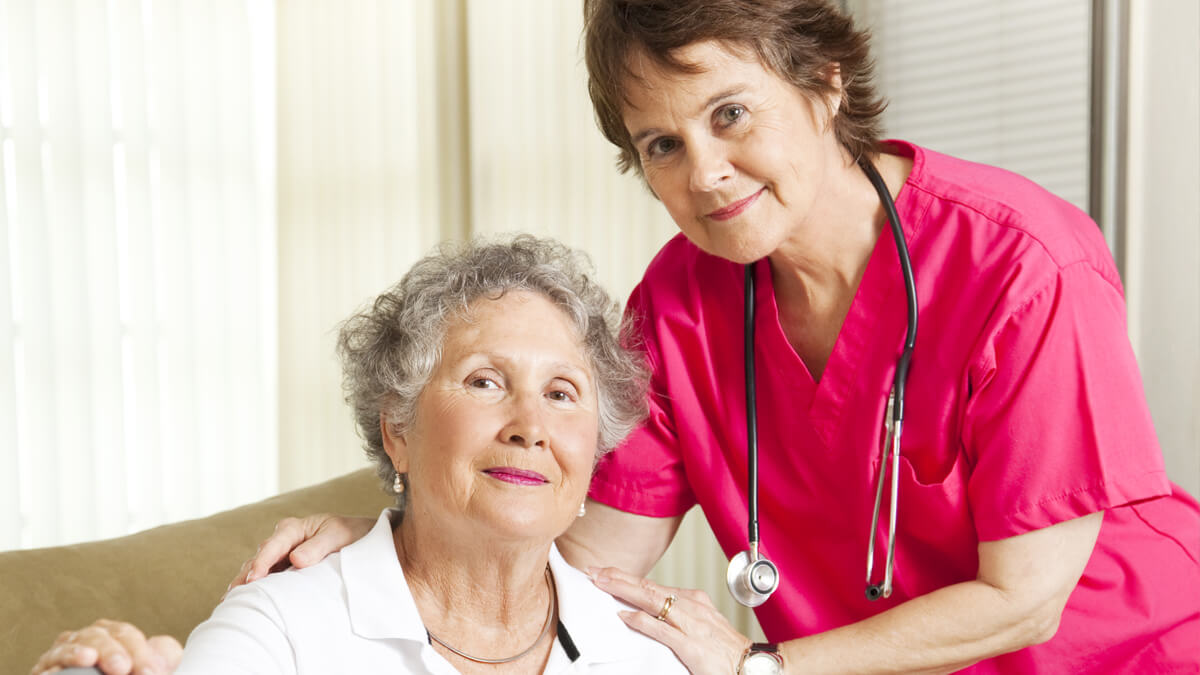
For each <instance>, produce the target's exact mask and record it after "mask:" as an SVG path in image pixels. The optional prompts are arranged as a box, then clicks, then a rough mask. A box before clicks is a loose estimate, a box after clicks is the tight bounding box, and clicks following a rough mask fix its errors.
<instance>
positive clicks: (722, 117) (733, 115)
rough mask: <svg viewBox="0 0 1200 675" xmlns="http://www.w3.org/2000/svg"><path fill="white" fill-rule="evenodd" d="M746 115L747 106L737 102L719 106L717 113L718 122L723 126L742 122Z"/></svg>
mask: <svg viewBox="0 0 1200 675" xmlns="http://www.w3.org/2000/svg"><path fill="white" fill-rule="evenodd" d="M745 116H746V108H745V107H743V106H741V105H738V104H736V103H732V104H730V105H727V106H723V107H721V108H719V109H718V110H717V113H716V117H717V123H718V124H719V125H720V126H723V127H730V126H733V125H734V124H737V123H738V122H740V121H741V120H742V118H743V117H745Z"/></svg>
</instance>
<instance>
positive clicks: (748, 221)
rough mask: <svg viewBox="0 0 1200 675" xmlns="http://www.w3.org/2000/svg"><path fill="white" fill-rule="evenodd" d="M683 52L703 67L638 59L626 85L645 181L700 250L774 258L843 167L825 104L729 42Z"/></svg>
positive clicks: (627, 115)
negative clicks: (678, 67)
mask: <svg viewBox="0 0 1200 675" xmlns="http://www.w3.org/2000/svg"><path fill="white" fill-rule="evenodd" d="M677 55H678V56H679V57H680V58H681V60H683V61H684V62H687V63H691V64H694V65H695V66H697V69H698V70H697V72H695V73H680V72H675V71H673V70H665V69H663V68H661V67H659V66H658V65H657V64H656V63H655V62H654V61H653V60H652V59H650V58H649V57H647V56H644V55H642V54H639V53H636V52H635V53H634V54H632V55H631V57H630V66H631V70H632V71H633V72H634V73H636V74H637V75H639V76H640V78H630V79H629V81H628V82H627V86H626V95H627V98H628V101H629V105H627V106H626V108H625V110H624V112H623V116H624V120H625V127H626V129H627V130H628V131H629V133H630V137H631V138H632V139H633V141H634V144H635V146H636V148H637V150H638V156H639V158H640V161H641V164H642V169H643V171H644V173H645V176H646V181H647V182H648V183H649V185H650V188H651V189H652V190H653V191H654V194H655V195H657V196H658V198H659V199H660V200H661V201H662V203H663V205H664V206H666V207H667V211H669V212H670V214H671V217H672V218H673V219H674V220H675V223H676V224H677V225H678V226H679V229H680V230H682V231H683V233H684V235H686V236H687V238H688V239H690V240H691V241H692V242H693V243H695V244H696V245H697V246H699V247H700V248H701V249H703V250H705V251H707V252H709V253H712V254H714V255H718V256H721V257H723V258H726V259H729V260H733V261H735V262H743V263H744V262H750V261H753V260H758V259H759V258H762V257H764V256H767V255H770V254H771V253H773V252H774V251H775V250H777V249H778V248H779V247H780V245H781V244H782V243H783V242H784V241H786V240H787V238H788V237H790V236H795V235H796V234H797V233H798V232H799V231H800V228H801V227H802V226H803V223H804V221H805V218H806V217H807V216H808V215H809V213H810V212H811V211H812V209H813V204H814V201H815V199H816V197H817V196H818V195H819V194H820V193H821V190H822V185H823V183H824V181H825V180H826V179H827V176H828V174H829V171H830V169H831V167H833V166H834V164H833V163H834V162H840V163H844V159H843V157H842V153H841V150H840V147H841V146H840V144H839V143H838V142H837V138H836V136H835V134H834V132H833V128H832V125H831V124H829V123H828V119H829V114H828V112H827V109H826V106H824V105H813V104H812V102H811V101H810V100H809V99H808V98H806V96H805V95H804V94H803V93H802V92H801V91H800V90H799V89H797V88H796V87H795V86H793V85H792V84H791V83H789V82H787V81H785V80H783V79H782V78H780V77H779V76H777V75H775V74H774V73H772V72H771V71H769V70H768V69H766V68H764V67H763V66H762V64H761V63H760V62H759V61H758V59H757V58H756V57H755V56H754V55H753V54H743V53H741V52H740V51H738V50H731V49H729V48H727V47H726V46H725V45H723V44H722V43H720V42H715V41H707V42H698V43H694V44H691V45H688V46H687V47H684V48H682V49H680V50H679V51H678V52H677Z"/></svg>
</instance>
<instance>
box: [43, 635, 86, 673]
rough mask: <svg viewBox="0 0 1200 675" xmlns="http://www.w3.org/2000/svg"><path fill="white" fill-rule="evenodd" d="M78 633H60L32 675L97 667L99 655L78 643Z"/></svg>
mask: <svg viewBox="0 0 1200 675" xmlns="http://www.w3.org/2000/svg"><path fill="white" fill-rule="evenodd" d="M78 635H79V634H78V633H77V632H76V631H64V632H62V633H59V635H58V638H57V639H56V640H55V641H54V645H53V646H52V647H51V648H50V649H48V650H47V651H46V652H45V653H44V654H42V656H41V658H39V659H38V661H37V663H35V664H34V665H33V669H32V670H30V671H29V672H30V674H31V675H41V674H42V673H55V672H58V671H59V670H61V669H62V668H71V667H78V668H87V667H89V666H94V665H96V661H97V659H98V658H99V654H98V653H97V652H96V649H95V648H94V647H87V646H84V645H81V644H79V643H78V642H76V639H77V638H78Z"/></svg>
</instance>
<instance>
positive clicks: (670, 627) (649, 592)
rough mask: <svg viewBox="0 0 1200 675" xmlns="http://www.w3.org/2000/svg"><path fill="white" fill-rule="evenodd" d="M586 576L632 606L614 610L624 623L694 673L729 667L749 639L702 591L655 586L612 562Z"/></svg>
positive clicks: (723, 670)
mask: <svg viewBox="0 0 1200 675" xmlns="http://www.w3.org/2000/svg"><path fill="white" fill-rule="evenodd" d="M588 575H589V576H590V577H591V578H592V581H593V582H594V583H595V584H596V586H598V587H599V588H600V589H601V590H604V591H606V592H608V593H609V594H611V595H612V596H613V597H615V598H617V599H619V600H623V601H624V602H626V603H628V604H630V605H632V606H633V607H634V608H636V610H635V611H626V612H619V613H618V614H619V615H620V617H621V619H622V620H623V621H624V622H625V624H626V625H628V626H629V627H630V628H632V629H634V630H636V631H638V632H640V633H643V634H645V635H647V636H649V637H651V638H653V639H655V640H658V641H659V642H661V643H663V644H664V645H666V646H667V647H670V648H671V650H672V651H674V652H675V655H676V656H678V657H679V660H680V661H682V662H683V664H684V665H685V666H687V668H688V670H689V671H690V672H692V673H694V674H696V675H706V674H708V673H714V674H725V673H730V672H733V670H735V669H736V667H737V661H738V659H739V658H740V656H741V654H742V653H743V652H744V651H745V649H746V647H747V645H749V644H750V639H749V638H747V637H746V636H744V635H742V634H741V633H740V632H738V631H737V629H735V628H734V627H733V626H732V625H731V624H730V623H729V621H727V620H726V619H725V617H723V616H721V614H720V612H718V611H717V610H716V607H715V606H714V605H713V603H712V599H711V598H709V597H708V594H707V593H705V592H704V591H699V590H692V589H678V588H670V587H667V586H660V585H659V584H656V583H654V582H653V581H650V580H648V579H642V578H640V577H636V576H634V575H631V574H628V573H626V572H624V571H622V570H619V569H616V568H612V567H605V568H589V569H588ZM637 610H640V611H637Z"/></svg>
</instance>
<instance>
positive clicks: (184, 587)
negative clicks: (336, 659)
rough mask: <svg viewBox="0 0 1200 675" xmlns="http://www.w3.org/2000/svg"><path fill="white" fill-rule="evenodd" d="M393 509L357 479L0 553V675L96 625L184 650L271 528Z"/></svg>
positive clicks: (366, 480)
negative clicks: (132, 630)
mask: <svg viewBox="0 0 1200 675" xmlns="http://www.w3.org/2000/svg"><path fill="white" fill-rule="evenodd" d="M391 502H392V499H391V497H390V496H389V495H387V494H384V492H383V491H382V490H381V489H380V485H379V479H378V478H376V477H375V474H374V471H373V470H371V469H363V470H360V471H356V472H354V473H351V474H347V475H345V476H342V477H340V478H335V479H333V480H330V481H327V482H325V483H321V484H319V485H314V486H312V487H308V488H303V489H300V490H295V491H292V492H288V493H285V494H281V495H278V496H276V497H271V498H270V499H266V500H264V501H261V502H257V503H255V504H250V505H247V506H242V507H239V508H236V509H233V510H231V511H225V512H223V513H218V514H216V515H213V516H210V517H208V518H201V519H198V520H190V521H185V522H181V523H175V524H172V525H164V526H162V527H156V528H154V529H152V530H147V531H145V532H140V533H138V534H133V535H129V536H127V537H120V538H117V539H109V540H105V541H96V542H88V543H85V544H76V545H74V546H59V547H54V548H42V549H33V550H28V551H10V552H5V553H0V663H2V664H3V665H2V666H0V671H3V672H13V673H26V672H28V670H29V669H30V668H31V667H32V666H33V663H34V661H35V660H36V659H37V657H38V655H40V654H41V653H42V652H43V651H45V649H46V647H48V646H49V645H50V643H51V642H53V641H54V638H55V636H57V635H58V633H59V632H61V631H63V630H66V629H72V628H79V627H81V626H84V625H87V624H89V623H91V622H92V621H94V620H96V619H98V618H101V617H108V618H114V619H122V620H125V621H130V622H132V623H134V624H136V625H137V626H139V627H140V628H142V629H143V630H144V631H146V633H147V634H151V635H156V634H169V635H174V636H175V637H176V638H178V639H179V641H180V642H183V641H184V640H185V639H186V638H187V635H188V633H190V632H191V630H192V628H194V627H195V626H196V624H198V623H200V622H201V621H203V620H204V619H206V618H208V616H209V614H210V613H211V612H212V608H213V607H214V606H215V605H216V604H217V602H219V601H220V599H221V596H222V594H223V593H224V592H225V587H226V585H227V584H228V583H229V581H230V580H231V579H233V577H234V575H235V574H237V572H238V569H239V568H240V566H241V564H242V562H243V561H244V560H245V559H246V558H248V557H249V556H250V555H251V554H252V553H254V551H255V550H256V549H257V547H258V544H259V542H261V541H262V540H263V539H264V538H265V537H266V536H267V535H268V534H270V532H271V529H272V528H273V527H274V523H275V522H276V521H278V520H279V519H281V518H284V517H286V516H295V515H304V514H309V513H315V512H321V511H329V512H334V513H344V514H353V515H362V516H370V517H372V518H374V517H375V516H377V515H378V514H379V511H380V509H382V508H384V507H385V506H388V505H390V504H391Z"/></svg>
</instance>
